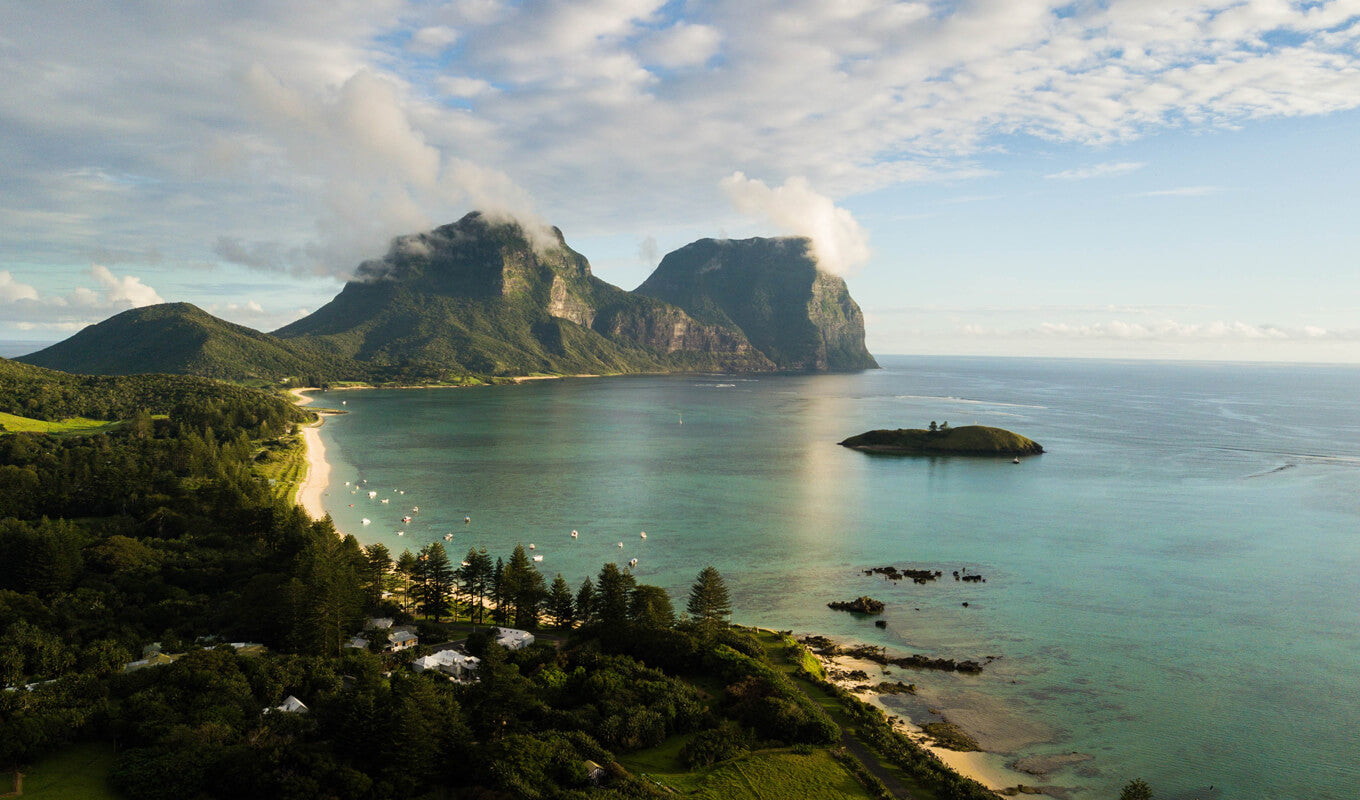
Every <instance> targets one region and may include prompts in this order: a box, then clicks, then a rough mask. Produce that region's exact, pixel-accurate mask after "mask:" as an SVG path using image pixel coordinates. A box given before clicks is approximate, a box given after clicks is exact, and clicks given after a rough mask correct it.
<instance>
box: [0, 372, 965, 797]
mask: <svg viewBox="0 0 1360 800" xmlns="http://www.w3.org/2000/svg"><path fill="white" fill-rule="evenodd" d="M0 367H3V369H2V370H0V375H4V376H6V378H5V379H6V380H7V381H8V383H7V384H6V386H8V387H10V389H11V390H12V391H10V392H7V393H6V395H5V397H6V398H7V399H6V402H9V403H11V404H13V403H29V400H33V399H34V398H40V397H45V396H49V395H50V396H51V397H53V398H56V399H54V400H52V401H51V403H50V404H48V405H43V404H42V403H39V402H37V401H36V400H33V402H32V404H31V407H29V408H28V410H29V412H30V413H33V414H35V415H36V414H47V415H57V416H60V415H64V414H70V413H79V414H92V413H94V410H95V409H105V410H112V409H117V410H120V413H121V412H127V413H126V416H124V417H122V418H121V424H118V425H117V426H115V427H112V428H109V429H106V430H100V431H96V432H93V433H88V434H86V435H81V436H63V437H57V436H52V435H47V434H44V433H40V432H35V433H18V432H15V433H4V434H0V482H2V483H3V485H4V486H5V487H6V491H5V492H3V493H0V685H3V686H5V687H7V689H6V690H5V691H0V767H3V768H20V767H23V766H25V765H28V764H32V763H34V762H36V761H39V760H41V759H43V758H45V757H48V756H52V755H54V754H55V755H60V754H61V753H63V752H66V748H68V747H70V746H71V745H73V744H75V743H85V745H89V744H91V743H103V747H111V748H113V750H114V754H113V756H112V762H111V765H110V766H109V767H108V782H109V784H110V786H111V787H112V788H113V789H114V790H116V791H117V792H118V793H120V794H121V795H123V796H127V797H137V798H139V800H142V799H144V798H149V799H150V800H155V799H156V798H166V799H167V800H169V799H170V798H174V800H182V798H187V797H193V798H212V797H222V798H235V797H266V798H267V797H280V798H311V797H336V798H393V797H466V798H510V797H515V798H536V797H545V798H546V797H554V798H572V797H584V796H586V794H587V793H589V795H590V796H592V797H596V796H603V797H659V796H662V795H664V794H667V793H668V790H666V789H664V788H662V787H661V786H659V785H658V784H657V782H656V781H655V780H654V779H650V778H647V777H644V776H642V775H640V774H634V773H632V772H630V771H629V770H628V769H627V768H625V767H623V766H622V765H621V764H620V760H627V759H626V758H625V756H626V755H628V754H636V755H637V757H638V758H639V759H644V760H645V759H647V758H650V757H652V756H649V755H648V754H652V753H659V752H673V753H675V756H674V759H673V763H674V764H675V768H676V769H688V770H692V771H694V772H693V774H694V775H698V776H709V775H711V776H712V781H713V783H703V787H706V788H703V791H702V792H701V793H702V794H703V795H704V796H731V795H730V792H728V790H727V789H724V788H721V787H726V786H729V784H728V783H725V781H735V780H738V779H739V778H740V780H746V778H741V776H743V775H746V774H748V773H747V772H746V771H744V770H745V769H747V768H749V770H750V771H751V772H752V773H754V774H766V773H769V774H771V775H774V774H775V773H776V772H781V773H782V774H786V775H787V774H790V772H789V771H790V770H793V771H794V772H793V774H797V770H798V769H802V770H806V771H809V773H811V772H815V773H816V774H817V777H818V780H819V781H822V782H823V783H825V785H826V786H828V787H839V788H837V789H835V790H834V791H836V792H839V793H840V794H841V796H844V795H845V791H844V789H845V787H846V786H851V787H854V788H855V791H856V792H858V790H859V789H858V786H859V785H858V784H856V783H855V781H856V777H855V776H856V775H858V776H859V780H862V781H863V782H864V783H865V784H866V785H870V786H872V785H874V779H873V778H872V776H868V775H867V773H866V772H865V770H864V768H863V767H861V766H857V764H858V762H856V761H855V759H854V758H853V757H851V756H848V755H846V754H845V753H844V752H841V751H837V753H838V755H837V758H839V759H841V760H840V761H837V760H834V759H831V758H829V757H828V756H827V754H828V752H830V751H828V749H827V748H828V747H829V746H831V745H833V744H835V743H837V742H838V741H839V740H840V737H841V735H842V733H841V727H840V726H838V724H837V723H836V721H834V720H833V719H832V717H831V716H830V715H829V714H828V712H827V710H826V709H825V708H824V707H823V705H822V704H821V703H819V702H818V701H815V700H814V699H812V697H811V696H810V695H809V694H808V693H807V692H806V691H804V690H803V689H801V688H800V687H799V686H798V685H797V683H796V682H795V680H794V679H793V678H791V677H790V675H789V674H788V673H787V672H786V671H785V670H784V669H783V668H780V667H777V666H776V665H775V664H774V663H773V662H772V661H771V660H770V658H769V655H768V652H767V649H766V647H765V646H764V645H763V643H762V640H761V639H759V638H758V637H757V636H756V635H754V634H753V633H751V632H749V631H744V630H740V629H737V628H734V627H732V626H730V625H729V624H728V622H727V616H728V615H729V614H730V612H731V601H730V598H729V596H728V592H727V588H726V586H725V584H724V582H723V579H722V576H721V575H719V574H718V573H717V571H716V570H713V569H712V568H709V569H705V570H703V571H702V572H701V573H700V574H699V576H698V577H697V579H696V581H695V583H694V586H693V588H692V590H691V592H690V594H689V597H688V602H687V604H686V607H685V609H684V611H685V613H683V614H680V615H677V613H676V610H675V608H674V607H673V606H672V602H671V599H670V597H669V596H668V595H667V593H666V592H665V591H663V590H661V589H660V588H658V587H655V586H649V585H646V584H639V583H637V581H636V580H635V579H634V577H633V576H632V575H631V574H630V573H629V572H628V571H627V570H624V569H620V568H619V567H618V566H617V565H615V564H605V565H604V566H603V567H602V568H601V569H600V571H599V573H598V574H597V575H595V576H593V577H592V578H587V579H586V580H584V581H583V582H582V583H581V584H580V585H579V587H576V588H575V589H573V588H572V587H571V586H569V585H568V584H567V583H566V581H565V580H564V579H563V577H562V576H561V575H558V576H556V577H555V579H554V580H552V581H551V582H549V581H547V580H546V579H545V578H544V576H543V575H541V574H540V573H539V572H538V570H537V569H536V568H535V566H534V564H533V562H532V561H531V560H530V559H529V558H528V556H527V554H526V553H525V551H524V549H523V548H516V549H515V550H514V551H513V552H512V553H510V554H509V555H508V557H500V558H494V557H493V556H492V555H491V554H489V553H487V552H486V551H484V550H472V551H469V552H468V553H467V554H466V555H465V556H464V558H463V560H462V562H461V563H460V562H455V561H454V559H451V558H450V557H449V554H448V553H446V552H445V550H444V547H443V545H442V543H434V544H431V545H429V546H427V547H425V548H423V549H421V551H420V552H418V553H411V552H404V553H401V554H400V555H399V556H397V557H396V558H395V559H394V558H393V554H391V553H389V552H388V551H387V549H386V548H385V547H383V546H382V545H372V546H370V547H368V548H362V547H360V546H359V544H358V543H357V542H356V541H355V540H354V539H353V538H352V537H340V536H338V535H337V534H336V532H335V530H334V529H333V527H332V526H331V524H330V522H329V521H328V520H327V521H322V522H313V521H311V520H310V519H308V518H307V517H306V516H305V515H304V514H303V513H302V512H301V511H300V510H299V509H298V508H296V507H295V506H293V505H291V504H290V503H288V502H286V501H284V500H281V499H280V498H279V497H278V495H277V493H275V492H273V491H271V488H270V486H269V485H268V482H267V481H266V480H264V479H263V478H262V477H261V476H260V474H259V472H258V471H257V470H256V468H255V466H256V463H257V459H259V458H260V455H261V453H262V452H264V451H265V450H266V449H267V446H268V445H269V444H270V442H273V441H275V440H277V439H278V438H280V437H284V436H286V435H287V434H288V433H289V430H290V429H291V428H293V427H294V426H295V425H296V424H297V423H298V422H300V421H301V420H302V419H304V415H303V414H302V412H301V411H300V410H298V409H296V408H295V407H293V406H290V405H288V404H287V403H286V402H284V401H283V400H282V399H281V398H279V397H276V396H271V395H267V394H264V393H261V392H256V391H251V390H246V389H241V388H239V387H231V386H227V385H224V384H218V383H213V382H211V381H201V380H196V379H179V378H172V377H167V376H158V377H154V378H106V379H88V378H77V377H74V376H65V375H60V374H54V373H50V372H47V371H45V370H38V369H35V368H31V367H23V366H21V365H9V364H4V363H0ZM73 386H74V387H77V388H75V389H72V388H71V387H73ZM11 397H12V398H17V399H10V398H11ZM25 398H27V399H25ZM16 407H17V406H16ZM26 407H27V406H26ZM374 614H381V615H385V616H389V617H392V618H394V619H395V620H396V622H397V624H399V625H400V624H408V625H412V626H415V627H416V628H417V629H418V630H419V632H420V634H421V638H422V640H424V641H425V642H444V641H452V640H461V642H462V644H461V646H462V647H463V648H465V650H466V651H467V652H469V653H471V654H473V655H476V656H478V657H480V659H481V664H480V667H479V668H478V670H477V677H478V680H476V681H475V682H468V683H455V682H451V681H449V680H446V679H444V678H443V677H442V676H438V675H437V673H433V672H426V673H416V672H414V671H412V670H410V669H407V666H408V665H409V664H410V662H412V661H413V660H414V659H415V658H417V657H418V656H422V655H425V654H427V653H429V652H431V651H432V650H433V649H434V648H432V647H430V646H428V645H422V646H421V647H419V648H416V649H413V650H408V651H404V652H399V653H390V652H382V651H383V649H384V648H383V647H382V643H381V642H379V641H376V640H377V639H379V637H378V636H376V635H373V634H372V633H370V634H369V636H370V638H371V639H374V640H375V641H374V642H373V643H372V644H370V646H369V647H368V648H354V647H348V646H346V645H347V644H348V643H349V640H350V637H351V636H352V635H354V634H355V633H356V632H358V631H359V630H360V629H361V627H362V625H363V621H364V620H365V619H366V618H367V617H368V616H370V615H374ZM487 623H498V624H515V625H517V626H520V627H523V628H539V629H542V628H544V627H547V628H548V630H547V631H546V632H544V631H541V634H540V635H541V638H542V641H541V642H540V643H539V644H536V645H534V646H532V647H529V648H527V649H524V650H518V651H507V650H505V649H504V648H502V647H500V646H499V645H497V644H495V643H494V642H493V640H492V636H491V633H490V631H489V629H488V628H487V627H486V624H487ZM231 642H235V643H237V645H232V644H228V643H231ZM153 643H154V647H152V648H151V649H147V648H148V646H149V645H153ZM243 643H260V644H263V645H264V646H265V648H264V649H263V650H261V648H258V647H254V646H244V647H242V646H240V645H241V644H243ZM156 653H159V654H161V655H159V656H157V657H158V658H160V659H161V661H163V662H166V663H161V664H160V665H159V666H148V667H145V668H142V669H138V670H135V671H128V670H126V669H125V665H127V664H128V663H129V662H130V661H132V660H133V659H136V658H138V657H139V656H144V655H147V654H152V655H154V654H156ZM172 658H173V660H172ZM800 660H801V659H800ZM290 695H291V696H294V697H297V698H300V699H302V701H303V702H304V703H305V704H306V705H307V706H308V708H309V709H310V710H309V712H308V713H305V714H303V713H285V712H278V711H272V710H270V709H272V708H273V707H275V706H279V705H280V704H281V703H282V702H283V701H284V700H285V698H287V697H288V696H290ZM860 724H863V725H865V726H866V729H867V726H868V725H869V724H870V723H868V722H864V723H860ZM819 754H820V755H819ZM913 758H918V759H919V758H920V753H919V752H917V753H915V754H913ZM800 759H803V760H800ZM588 762H594V763H595V764H598V765H600V766H601V768H602V770H603V771H602V773H600V774H594V775H592V773H591V767H590V765H589V764H588ZM743 764H744V765H746V767H743V766H741V765H743ZM842 764H845V765H846V766H841V765H842ZM775 765H780V766H779V767H778V769H776V767H775ZM846 770H848V771H846ZM932 774H933V773H932ZM940 774H941V775H944V773H940ZM937 777H938V776H937ZM708 780H709V779H708V778H707V777H704V778H703V781H708ZM771 780H774V778H773V777H772V778H771ZM942 781H943V782H941V783H940V784H939V785H940V786H941V787H943V788H942V789H941V790H940V792H938V793H937V794H936V796H938V797H942V798H943V797H951V798H952V797H958V798H974V797H984V796H986V795H985V794H978V792H980V791H981V790H980V789H979V788H977V785H976V784H968V783H967V782H961V781H960V780H959V779H957V776H955V777H954V778H948V776H947V775H946V776H945V778H944V779H942ZM951 781H952V782H951ZM826 791H827V792H832V791H833V790H832V789H827V790H826ZM827 796H834V795H827ZM850 796H866V797H867V796H872V795H870V794H868V793H867V792H866V793H864V794H859V795H856V794H853V793H852V794H851V795H850ZM927 796H929V795H927Z"/></svg>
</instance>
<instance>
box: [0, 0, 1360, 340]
mask: <svg viewBox="0 0 1360 800" xmlns="http://www.w3.org/2000/svg"><path fill="white" fill-rule="evenodd" d="M1358 187H1360V0H1310V1H1308V2H1289V0H1261V1H1260V2H1257V1H1255V0H1245V1H1244V0H1206V1H1205V2H1195V1H1194V0H1182V1H1181V2H1166V1H1165V0H1104V1H1103V2H1083V1H1082V0H1077V1H1076V2H1070V1H1069V2H1034V1H1032V0H977V1H975V2H974V1H970V0H964V1H963V2H905V3H902V2H888V1H887V0H838V1H832V0H825V1H823V2H810V1H806V0H786V1H784V2H779V1H777V0H741V2H706V1H704V0H695V1H694V2H684V1H683V0H681V1H678V2H661V0H523V1H520V2H509V1H505V0H460V1H457V2H434V1H432V0H362V1H353V2H347V1H345V0H339V1H337V0H326V2H303V1H301V0H293V1H291V2H288V3H267V2H249V1H242V2H233V3H206V2H203V3H200V2H190V1H184V2H164V3H161V2H136V1H135V0H128V1H126V2H120V3H106V4H104V3H84V2H81V3H63V2H58V1H56V0H44V2H41V3H5V4H0V340H4V341H6V342H7V343H8V344H7V347H8V348H9V350H10V352H11V354H12V353H13V352H14V351H15V350H16V348H17V350H18V351H22V350H23V349H24V347H25V345H23V344H20V345H16V344H14V342H16V341H18V342H28V343H37V342H52V341H57V340H59V339H62V338H65V337H66V336H69V335H70V334H72V333H74V332H75V331H77V330H79V329H80V328H82V327H84V326H85V325H88V324H91V323H93V322H97V321H99V320H102V319H104V318H106V317H108V316H110V315H112V314H114V313H117V312H119V311H122V310H125V309H128V308H132V307H136V306H142V305H147V304H151V303H158V302H179V301H185V302H191V303H194V304H196V305H198V306H200V307H202V308H204V309H206V310H208V311H209V312H211V313H214V314H217V315H218V316H221V317H224V318H226V319H229V320H231V321H233V322H238V323H241V324H244V325H248V326H250V327H253V328H257V329H260V330H273V329H274V328H277V327H279V326H281V325H284V324H287V323H288V322H291V321H293V320H295V319H297V318H299V317H300V316H303V315H305V314H307V313H310V312H311V311H314V310H316V309H317V308H319V307H320V306H321V305H323V304H325V303H326V302H327V301H329V300H330V299H331V298H332V297H333V296H334V295H335V294H336V293H337V292H338V291H339V289H340V288H341V287H342V286H343V284H344V281H345V280H346V279H347V278H348V277H349V276H350V275H351V274H352V272H353V270H354V269H355V268H356V267H357V266H358V265H359V263H361V262H362V261H363V260H365V259H368V258H374V257H379V256H381V255H383V254H384V253H385V252H386V250H387V247H388V242H389V241H390V239H391V238H392V237H393V236H396V235H399V234H404V233H411V232H415V231H420V230H427V229H429V228H432V227H434V226H437V225H441V224H445V223H448V222H452V221H454V220H456V219H458V218H459V217H461V216H462V215H463V214H465V213H467V212H468V211H470V210H473V209H481V210H485V211H488V212H491V213H496V214H500V215H505V216H510V217H514V218H516V219H518V220H520V221H522V222H523V223H524V224H525V225H526V226H528V227H530V228H537V227H539V226H543V225H556V226H558V227H560V228H561V229H562V231H563V233H564V235H565V236H566V239H567V242H568V244H570V245H571V246H572V247H573V248H574V249H576V250H577V251H579V252H581V253H583V254H584V255H585V256H587V257H588V258H589V259H590V261H591V264H592V267H593V269H594V271H595V274H596V275H598V276H599V277H601V278H603V279H605V280H607V281H610V282H611V283H614V284H617V285H619V286H622V287H623V288H626V289H632V288H634V287H635V286H637V285H638V284H639V283H641V282H642V281H643V280H644V279H645V278H646V277H647V275H648V274H649V273H650V271H651V270H652V268H654V267H655V265H656V264H657V263H658V261H659V260H660V258H661V257H663V256H664V255H665V254H666V253H667V252H670V251H671V250H674V249H677V248H679V247H681V246H683V245H685V244H687V243H689V242H691V241H694V240H695V239H699V238H704V237H714V238H723V237H731V238H745V237H749V236H777V235H802V236H808V237H811V238H812V240H813V243H814V250H815V252H816V255H817V258H818V260H819V264H820V265H821V266H822V267H823V268H824V269H827V270H829V271H832V272H835V273H837V274H840V275H843V276H844V277H845V279H846V281H847V283H848V285H849V287H850V291H851V294H852V295H853V296H854V297H855V298H856V300H857V301H858V302H859V304H860V305H861V307H862V308H863V309H864V312H865V317H866V329H867V343H868V345H869V348H870V350H872V351H873V352H875V353H878V354H891V353H911V354H942V355H997V356H1074V357H1102V358H1153V359H1210V360H1251V361H1307V362H1350V363H1360V255H1357V254H1360V221H1358V220H1360V213H1357V212H1360V200H1358V199H1357V192H1360V188H1358Z"/></svg>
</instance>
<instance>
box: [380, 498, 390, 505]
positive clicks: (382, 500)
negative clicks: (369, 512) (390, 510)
mask: <svg viewBox="0 0 1360 800" xmlns="http://www.w3.org/2000/svg"><path fill="white" fill-rule="evenodd" d="M378 502H379V503H382V504H383V505H387V504H388V503H390V502H392V498H390V497H384V498H383V499H381V500H379V501H378Z"/></svg>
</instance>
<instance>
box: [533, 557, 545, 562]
mask: <svg viewBox="0 0 1360 800" xmlns="http://www.w3.org/2000/svg"><path fill="white" fill-rule="evenodd" d="M534 560H535V561H542V560H543V556H534Z"/></svg>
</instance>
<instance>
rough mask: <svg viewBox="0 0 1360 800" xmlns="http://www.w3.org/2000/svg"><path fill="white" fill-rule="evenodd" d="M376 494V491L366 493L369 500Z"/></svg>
mask: <svg viewBox="0 0 1360 800" xmlns="http://www.w3.org/2000/svg"><path fill="white" fill-rule="evenodd" d="M377 496H378V493H377V492H369V493H368V499H369V500H372V499H373V498H375V497H377Z"/></svg>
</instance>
